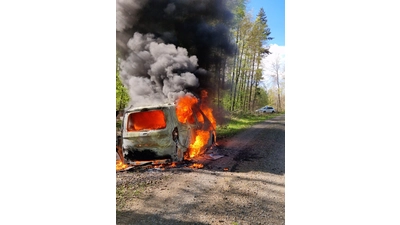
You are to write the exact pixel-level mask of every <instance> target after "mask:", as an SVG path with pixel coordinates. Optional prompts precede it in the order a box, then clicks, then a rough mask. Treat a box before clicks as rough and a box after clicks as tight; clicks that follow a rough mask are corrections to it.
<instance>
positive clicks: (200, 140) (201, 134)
mask: <svg viewBox="0 0 400 225" xmlns="http://www.w3.org/2000/svg"><path fill="white" fill-rule="evenodd" d="M208 138H210V133H209V131H203V130H197V131H196V140H195V141H194V143H193V144H190V146H189V156H190V158H193V157H195V156H197V155H199V154H200V150H201V148H202V147H203V146H204V145H205V144H206V143H207V142H208Z"/></svg>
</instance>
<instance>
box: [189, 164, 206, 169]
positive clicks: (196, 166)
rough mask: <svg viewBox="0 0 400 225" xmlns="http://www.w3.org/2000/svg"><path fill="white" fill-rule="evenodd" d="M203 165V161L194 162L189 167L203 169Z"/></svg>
mask: <svg viewBox="0 0 400 225" xmlns="http://www.w3.org/2000/svg"><path fill="white" fill-rule="evenodd" d="M203 167H204V165H203V164H201V163H193V164H192V165H191V166H189V168H196V169H201V168H203Z"/></svg>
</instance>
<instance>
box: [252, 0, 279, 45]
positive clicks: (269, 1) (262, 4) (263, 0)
mask: <svg viewBox="0 0 400 225" xmlns="http://www.w3.org/2000/svg"><path fill="white" fill-rule="evenodd" d="M260 8H264V11H265V14H266V15H267V20H268V22H267V23H268V26H269V28H270V30H271V37H273V38H274V39H273V40H271V41H270V42H269V44H270V45H272V44H277V45H279V46H285V0H249V2H248V3H247V11H251V12H252V15H253V16H254V17H255V16H256V15H257V14H258V12H259V11H260Z"/></svg>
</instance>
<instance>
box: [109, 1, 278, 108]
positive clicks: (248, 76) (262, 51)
mask: <svg viewBox="0 0 400 225" xmlns="http://www.w3.org/2000/svg"><path fill="white" fill-rule="evenodd" d="M227 3H228V7H229V8H230V10H231V12H232V13H233V15H234V19H233V21H232V23H231V24H230V28H231V29H230V40H231V42H232V43H234V44H235V46H236V47H235V49H234V51H232V52H230V53H227V52H225V51H221V49H218V48H215V49H212V50H211V51H210V53H209V55H210V58H214V59H215V60H211V61H212V62H214V63H208V64H207V65H202V68H204V69H206V70H207V71H208V72H209V76H208V81H207V84H208V85H210V84H211V87H208V89H209V94H210V95H209V96H211V97H212V98H213V102H214V103H215V106H216V107H217V108H218V109H223V110H227V111H231V112H238V111H239V112H251V111H254V110H255V109H257V108H260V107H261V106H265V105H267V104H268V105H272V106H274V107H275V108H276V109H277V110H279V111H284V100H283V99H282V98H284V94H283V93H282V91H283V90H284V89H282V87H279V85H281V86H282V80H279V79H280V77H279V73H278V76H277V77H276V79H277V80H278V82H274V83H272V86H270V88H268V89H267V86H266V85H265V83H263V82H262V81H263V65H262V59H263V57H267V56H268V55H269V54H270V52H269V48H268V47H266V46H268V41H269V40H272V39H273V38H272V37H271V36H270V35H271V31H270V29H269V27H268V21H267V15H266V14H265V12H264V9H263V8H261V9H260V11H259V12H258V14H257V16H256V18H252V16H251V15H250V14H249V13H247V12H246V4H247V0H231V1H228V2H227ZM214 22H215V23H218V21H214ZM183 47H185V46H183ZM188 51H189V54H190V49H188ZM272 72H273V71H272ZM273 75H274V73H272V77H273ZM118 78H119V76H118V61H117V90H116V91H117V99H116V103H117V106H116V107H117V110H120V109H123V108H124V107H125V106H126V104H127V102H128V101H129V97H128V94H127V92H126V89H124V87H123V85H122V83H121V81H120V80H119V79H118ZM283 81H284V80H283ZM276 84H278V86H276Z"/></svg>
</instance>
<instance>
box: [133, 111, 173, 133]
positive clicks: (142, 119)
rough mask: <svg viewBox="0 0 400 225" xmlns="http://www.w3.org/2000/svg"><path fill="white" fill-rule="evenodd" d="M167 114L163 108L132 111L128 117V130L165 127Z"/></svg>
mask: <svg viewBox="0 0 400 225" xmlns="http://www.w3.org/2000/svg"><path fill="white" fill-rule="evenodd" d="M166 126H167V125H166V122H165V116H164V112H163V111H162V110H152V111H144V112H135V113H131V114H130V115H129V117H128V126H127V130H128V131H140V130H159V129H163V128H165V127H166Z"/></svg>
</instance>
